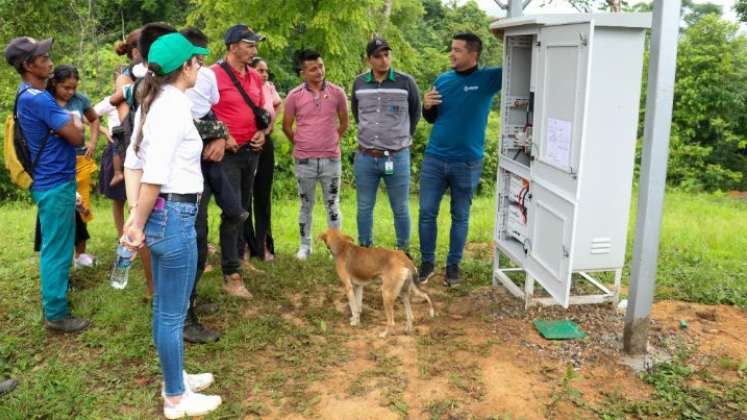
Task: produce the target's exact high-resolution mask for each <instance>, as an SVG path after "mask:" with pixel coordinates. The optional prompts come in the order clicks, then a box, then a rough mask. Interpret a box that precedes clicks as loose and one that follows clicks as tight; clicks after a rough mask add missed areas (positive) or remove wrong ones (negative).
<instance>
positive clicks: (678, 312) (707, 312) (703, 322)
mask: <svg viewBox="0 0 747 420" xmlns="http://www.w3.org/2000/svg"><path fill="white" fill-rule="evenodd" d="M652 312H653V316H654V319H656V320H657V321H658V322H659V324H660V326H661V331H662V332H667V333H670V334H674V333H677V334H679V335H681V336H684V337H686V338H687V340H688V342H690V343H692V344H693V345H695V346H697V347H698V348H699V349H700V350H701V351H703V352H705V353H714V354H719V355H728V356H730V357H733V358H736V359H741V358H744V357H747V311H745V310H743V309H740V308H737V307H733V306H727V305H703V304H697V303H688V302H679V301H663V302H658V303H656V304H655V305H654V308H653V311H652ZM683 321H684V323H682V322H683ZM685 326H686V327H685ZM683 327H685V328H683Z"/></svg>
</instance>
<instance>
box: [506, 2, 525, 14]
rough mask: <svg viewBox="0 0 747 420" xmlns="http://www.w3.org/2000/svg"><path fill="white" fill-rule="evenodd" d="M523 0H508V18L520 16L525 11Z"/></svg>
mask: <svg viewBox="0 0 747 420" xmlns="http://www.w3.org/2000/svg"><path fill="white" fill-rule="evenodd" d="M523 3H524V2H523V1H522V0H508V10H507V11H506V17H507V18H513V17H519V16H521V15H522V14H523V13H524V5H523Z"/></svg>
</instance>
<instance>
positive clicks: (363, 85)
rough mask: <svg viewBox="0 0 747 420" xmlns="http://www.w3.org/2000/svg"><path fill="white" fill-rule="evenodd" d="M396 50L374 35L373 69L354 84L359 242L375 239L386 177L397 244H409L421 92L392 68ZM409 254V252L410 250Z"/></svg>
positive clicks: (370, 47) (369, 48)
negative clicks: (379, 196)
mask: <svg viewBox="0 0 747 420" xmlns="http://www.w3.org/2000/svg"><path fill="white" fill-rule="evenodd" d="M390 51H391V48H390V47H389V44H388V43H387V42H386V41H385V40H383V39H381V38H374V39H373V40H371V42H369V43H368V46H367V47H366V54H367V56H368V64H369V65H370V66H371V70H370V71H368V72H366V73H363V74H361V75H360V76H358V77H357V78H356V79H355V81H354V82H353V91H352V101H351V102H352V107H353V116H354V117H355V122H356V124H357V125H358V151H357V152H356V154H355V162H354V164H353V170H354V172H355V187H356V197H357V202H358V210H357V223H358V242H359V243H360V244H361V246H371V245H372V243H373V235H372V226H373V210H374V206H375V205H376V192H377V190H378V188H379V182H380V181H381V178H384V183H385V184H386V190H387V194H388V195H389V204H390V205H391V207H392V213H394V230H395V232H396V235H397V248H399V249H402V250H404V251H405V252H408V247H409V245H410V225H411V222H410V209H409V200H408V198H409V193H410V145H411V144H412V136H413V134H414V133H415V127H416V126H417V124H418V120H419V119H420V93H419V92H418V87H417V85H416V84H415V80H413V78H412V77H411V76H409V75H406V74H404V73H400V72H397V71H394V69H392V67H391V57H390ZM408 255H409V254H408Z"/></svg>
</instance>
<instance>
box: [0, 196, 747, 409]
mask: <svg viewBox="0 0 747 420" xmlns="http://www.w3.org/2000/svg"><path fill="white" fill-rule="evenodd" d="M347 191H350V190H347ZM343 196H344V201H343V203H342V213H343V226H344V230H345V231H346V232H347V233H348V234H351V236H354V237H355V236H356V235H355V201H354V198H353V197H352V192H351V193H348V194H345V193H344V194H343ZM320 201H321V200H317V208H316V209H315V210H316V211H315V220H314V234H315V235H316V234H317V233H319V232H320V231H321V229H323V226H324V224H325V223H326V222H325V217H324V214H323V209H322V206H321V205H319V203H320ZM108 206H109V203H108V202H107V201H104V200H102V201H99V202H97V203H96V204H95V207H94V213H95V216H96V219H95V220H94V221H93V222H92V223H91V224H90V225H89V228H90V231H91V236H92V239H91V240H90V241H89V243H88V247H89V252H91V253H93V254H95V255H96V256H97V258H98V265H97V267H95V268H94V269H90V270H78V271H75V272H74V273H73V275H72V280H71V293H70V297H71V301H72V308H73V311H74V313H75V314H78V315H82V316H84V317H87V318H89V319H91V320H92V323H93V326H92V327H91V328H90V329H88V330H87V331H86V332H84V333H82V334H80V335H77V336H58V335H50V334H48V333H47V332H46V331H45V330H44V329H43V328H42V316H41V310H40V303H39V299H40V297H39V287H38V256H37V255H36V254H35V253H34V252H33V251H32V246H33V227H34V217H35V214H36V211H35V209H34V208H33V206H31V205H30V204H25V203H6V204H3V205H2V206H0V217H1V220H3V222H4V225H5V226H4V229H2V230H0V243H2V244H3V250H2V252H0V330H1V331H2V335H0V376H14V377H17V378H18V379H19V380H20V381H21V385H20V386H19V389H17V390H16V391H15V392H13V393H12V394H10V395H8V396H5V397H2V399H0V419H16V418H18V419H26V418H73V417H80V418H153V417H157V416H159V414H160V408H161V402H160V397H159V395H158V392H159V385H158V384H159V381H160V369H159V366H158V360H157V357H156V353H155V349H154V348H153V346H152V341H151V336H150V308H149V307H148V306H147V305H146V304H145V303H144V302H143V296H144V286H143V276H142V270H141V266H140V263H139V262H136V264H135V266H134V267H133V270H131V272H130V283H129V285H128V287H127V289H125V290H123V291H119V290H114V289H112V288H111V287H110V286H109V284H108V274H109V269H110V267H111V263H112V260H113V254H114V247H115V240H116V238H115V231H114V228H113V225H112V222H111V217H110V212H109V207H108ZM297 212H298V203H297V200H283V201H277V202H275V203H273V230H274V235H275V243H276V248H277V249H276V251H277V254H278V256H277V259H276V261H275V262H273V263H268V264H265V263H259V262H258V263H256V265H257V266H258V267H259V268H261V269H263V270H265V271H266V273H265V274H263V275H249V276H247V284H248V287H249V289H250V290H251V291H252V292H253V293H254V296H255V299H254V300H252V301H251V302H250V303H242V302H239V301H236V300H233V299H229V298H227V297H226V296H224V294H223V293H222V292H221V289H220V280H219V279H220V274H219V271H220V270H219V266H220V264H219V260H218V258H217V256H213V257H211V262H212V264H213V265H214V266H215V267H216V268H217V269H216V270H215V271H213V272H211V273H208V274H206V275H205V276H204V278H203V279H202V281H201V282H200V290H199V295H200V300H201V302H203V303H206V302H208V303H217V304H218V306H219V310H218V312H217V313H210V314H206V315H204V316H203V320H204V321H205V322H206V323H207V324H208V325H210V326H211V327H213V328H216V329H218V330H219V331H222V332H223V337H222V339H221V340H220V341H218V342H217V343H215V344H211V345H205V346H188V347H187V350H186V357H185V359H186V368H187V370H190V371H192V370H200V371H211V372H214V373H216V376H217V377H218V378H219V387H217V388H214V391H215V392H217V393H219V394H220V395H222V396H223V398H224V405H223V406H222V408H221V409H220V410H219V411H218V412H217V414H216V415H215V416H214V417H211V418H239V417H241V416H243V415H271V416H279V415H288V414H294V413H295V414H300V415H302V416H315V415H317V416H318V415H319V414H318V410H319V409H320V408H319V402H320V395H321V394H322V392H321V391H320V390H319V385H318V384H319V383H324V381H325V380H326V379H327V378H329V377H330V375H333V374H332V373H331V372H334V371H336V370H337V369H338V368H339V367H340V366H341V365H342V364H344V363H347V362H349V361H350V360H351V358H352V357H353V356H352V355H351V351H350V350H346V343H348V342H349V340H350V339H351V337H350V335H351V334H350V329H349V328H348V327H347V325H346V324H347V317H348V314H347V313H346V312H345V308H344V306H343V307H342V308H341V309H340V308H339V303H340V302H342V300H341V299H342V293H341V292H340V290H339V287H338V280H337V278H336V274H335V273H334V269H333V264H332V263H331V260H330V258H329V255H328V252H327V251H326V249H325V248H324V247H323V246H321V245H320V244H317V243H315V245H314V246H315V248H314V252H313V254H312V257H311V258H310V260H309V261H307V262H306V263H299V262H297V261H295V259H294V258H293V255H294V254H295V251H296V249H297V246H298V238H297V231H298V227H297V222H296V220H297ZM218 213H219V212H218V211H217V209H216V210H213V211H211V218H210V237H211V242H212V243H214V244H217V242H218V241H217V233H218V224H219V217H218ZM411 213H412V216H413V221H414V224H413V235H412V238H413V247H412V248H413V250H415V251H416V252H414V255H415V257H416V259H417V257H418V255H417V200H415V199H413V200H412V201H411ZM493 215H494V199H493V198H492V197H479V198H477V199H475V200H474V202H473V206H472V218H471V224H470V234H469V241H470V242H476V243H481V244H486V243H489V242H490V241H491V240H492V234H493ZM374 220H375V227H374V238H375V241H376V244H377V245H381V246H393V244H394V228H393V223H392V217H391V211H390V210H389V208H388V201H387V200H386V198H385V196H381V195H380V197H379V204H378V205H377V208H376V214H375V219H374ZM448 226H449V219H448V201H445V202H444V205H443V207H442V210H441V215H440V220H439V228H440V231H439V234H440V235H439V237H438V252H437V254H438V261H439V264H438V265H437V266H439V267H441V266H442V265H443V261H444V259H445V253H446V249H447V242H448ZM630 229H631V230H630V231H631V232H632V231H633V229H634V226H633V223H632V222H631V227H630ZM745 232H747V202H745V201H738V200H734V199H730V198H728V197H725V196H718V195H705V194H704V195H693V194H686V193H679V192H672V193H670V194H668V196H667V202H666V210H665V217H664V226H663V229H662V246H661V253H660V261H659V276H658V279H657V282H658V284H657V297H658V298H675V299H681V300H687V301H693V302H702V303H729V304H734V305H737V306H740V307H742V308H747V251H746V250H747V235H745ZM629 240H630V242H632V233H631V235H630V237H629ZM631 248H632V243H631V244H630V245H629V252H628V255H630V253H631V251H630V249H631ZM462 268H463V273H464V276H465V277H466V278H467V280H468V281H467V286H468V287H467V291H466V292H463V293H461V294H459V293H451V292H448V293H446V294H445V295H444V297H442V299H441V300H442V301H444V300H446V301H447V302H449V303H455V304H456V303H458V302H459V300H460V299H467V298H468V295H469V294H470V291H471V290H476V289H477V288H479V287H481V286H486V285H488V284H490V280H491V279H490V271H491V259H490V257H489V255H487V254H485V253H483V254H480V253H477V254H475V253H469V254H467V258H466V260H465V261H464V263H463V267H462ZM441 269H442V267H441ZM628 272H629V267H626V277H625V280H626V281H627V273H628ZM367 293H368V296H369V298H370V299H371V302H378V301H380V298H378V297H377V296H376V292H375V291H368V292H367ZM378 308H379V311H380V305H379V307H378ZM421 309H422V308H421V307H420V305H417V306H416V308H415V311H416V317H419V316H422V314H418V311H419V310H421ZM397 311H398V312H397V319H398V322H399V323H401V322H402V314H401V310H400V309H399V307H398V308H397ZM372 316H373V315H372ZM363 323H364V326H366V325H367V326H368V328H369V329H375V328H379V327H380V325H379V324H376V321H372V320H371V319H370V318H368V319H366V315H365V313H364V320H363ZM373 324H376V325H373ZM486 334H488V333H487V332H486ZM377 351H379V350H377V349H372V350H371V352H370V353H369V354H370V357H371V360H373V362H372V363H374V364H376V366H379V367H380V368H381V369H384V370H383V371H378V374H377V373H376V372H377V371H376V370H375V369H373V370H371V372H373V373H372V374H371V375H372V376H371V378H379V379H377V380H379V381H380V382H379V383H380V384H382V385H381V387H383V389H395V390H396V389H404V388H406V383H405V384H402V383H398V382H396V380H395V379H392V378H394V376H387V374H386V372H390V371H394V372H396V371H397V369H400V368H399V367H397V364H396V363H394V362H392V360H393V359H391V358H390V355H389V356H388V355H386V354H379V353H376V352H377ZM418 357H419V356H418ZM386 369H389V370H386ZM746 370H747V368H746ZM382 372H384V373H382ZM740 372H742V371H741V370H740ZM377 375H378V376H377ZM449 375H452V374H451V373H450V374H449ZM449 378H452V376H449ZM452 379H453V378H452ZM457 379H459V377H457ZM457 379H454V382H455V383H457V384H460V383H461V382H459V381H458V380H457ZM387 381H394V382H387ZM363 385H365V384H363ZM351 386H353V388H352V390H351V391H350V395H356V392H358V391H360V389H359V388H355V386H362V384H361V383H358V384H356V383H354V384H352V385H351ZM361 389H364V388H361ZM402 392H404V391H402ZM740 392H747V388H744V389H742V390H741V391H740ZM398 395H399V396H401V395H402V393H400V394H397V393H393V394H391V395H390V394H387V393H382V395H381V396H380V401H382V405H383V406H384V407H388V409H389V411H391V412H392V413H394V414H396V415H398V416H399V415H401V416H403V417H405V416H408V415H409V416H415V417H418V418H419V417H420V416H426V417H427V416H428V413H430V415H431V416H432V417H434V418H437V417H438V416H437V415H436V414H437V413H441V412H443V410H441V411H439V410H436V409H437V408H438V407H440V406H438V407H435V406H434V407H435V408H434V407H432V408H433V410H430V409H429V411H427V412H424V413H419V412H415V413H413V412H409V413H408V407H407V404H406V403H404V402H403V400H402V399H401V398H400V397H398ZM746 400H747V398H746ZM444 401H446V400H444ZM441 403H442V402H438V404H441ZM434 404H436V403H434ZM438 404H436V405H438ZM444 404H446V405H447V406H448V405H449V403H448V401H446V402H445V403H444ZM454 404H456V402H455V403H454ZM745 404H747V403H745ZM744 407H747V405H745V406H744ZM621 410H622V409H621ZM621 412H625V411H624V410H623V411H621ZM434 413H436V414H434ZM371 415H372V416H373V414H371ZM501 418H502V417H501ZM511 418H513V417H511Z"/></svg>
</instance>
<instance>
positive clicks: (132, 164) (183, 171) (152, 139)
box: [124, 85, 202, 194]
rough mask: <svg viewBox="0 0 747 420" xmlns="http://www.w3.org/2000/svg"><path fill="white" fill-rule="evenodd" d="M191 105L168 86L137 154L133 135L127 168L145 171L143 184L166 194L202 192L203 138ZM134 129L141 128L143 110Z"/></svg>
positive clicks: (147, 120)
mask: <svg viewBox="0 0 747 420" xmlns="http://www.w3.org/2000/svg"><path fill="white" fill-rule="evenodd" d="M191 107H192V103H191V102H190V100H189V98H187V96H186V95H185V94H184V93H183V92H182V91H180V90H179V89H177V88H175V87H174V86H172V85H166V86H165V87H163V89H162V90H161V94H160V95H158V98H156V100H155V101H154V102H153V105H151V107H150V110H149V111H148V115H147V116H146V118H145V124H144V125H143V139H142V142H141V143H140V151H139V152H138V153H137V154H135V149H134V146H135V140H136V134H137V133H133V134H132V139H131V140H130V145H129V147H128V148H127V156H126V158H125V163H124V166H125V168H127V169H134V170H138V169H142V171H143V177H142V178H141V182H143V183H146V184H156V185H160V186H161V192H163V193H176V194H193V193H201V192H202V170H201V168H200V156H201V154H202V139H201V138H200V135H199V134H198V133H197V129H196V128H195V125H194V122H193V120H192V111H191ZM141 109H142V108H138V110H137V112H136V113H135V127H138V126H139V125H140V111H141Z"/></svg>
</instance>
